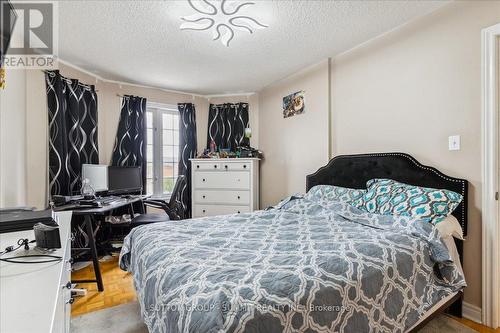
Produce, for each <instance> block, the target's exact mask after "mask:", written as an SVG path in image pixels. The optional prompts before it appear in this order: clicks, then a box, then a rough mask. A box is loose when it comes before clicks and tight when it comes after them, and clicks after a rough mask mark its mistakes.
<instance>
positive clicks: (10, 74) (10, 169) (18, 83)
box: [0, 70, 27, 207]
mask: <svg viewBox="0 0 500 333" xmlns="http://www.w3.org/2000/svg"><path fill="white" fill-rule="evenodd" d="M26 75H27V73H26V71H25V70H8V71H7V72H6V78H7V86H6V88H5V90H0V156H1V157H2V158H1V159H0V207H15V206H23V205H26V172H27V168H26V149H25V147H26V112H25V110H26Z"/></svg>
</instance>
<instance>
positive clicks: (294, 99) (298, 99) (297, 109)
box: [283, 90, 305, 118]
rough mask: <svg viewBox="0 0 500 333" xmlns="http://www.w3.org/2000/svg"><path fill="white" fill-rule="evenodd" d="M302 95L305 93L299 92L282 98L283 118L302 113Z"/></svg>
mask: <svg viewBox="0 0 500 333" xmlns="http://www.w3.org/2000/svg"><path fill="white" fill-rule="evenodd" d="M304 95H305V92H304V91H303V90H301V91H297V92H295V93H293V94H290V95H288V96H285V97H283V118H288V117H292V116H295V115H297V114H301V113H304V104H305V102H304Z"/></svg>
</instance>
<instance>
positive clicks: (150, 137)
mask: <svg viewBox="0 0 500 333" xmlns="http://www.w3.org/2000/svg"><path fill="white" fill-rule="evenodd" d="M146 135H147V154H146V161H147V174H146V178H147V179H146V188H147V193H148V194H153V195H155V196H162V195H164V194H169V193H171V192H172V190H173V189H174V186H175V182H176V181H177V172H178V165H179V112H178V111H177V106H175V105H166V104H157V103H148V105H147V110H146Z"/></svg>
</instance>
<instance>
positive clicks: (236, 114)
mask: <svg viewBox="0 0 500 333" xmlns="http://www.w3.org/2000/svg"><path fill="white" fill-rule="evenodd" d="M247 127H248V103H236V104H232V103H225V104H210V108H209V113H208V134H207V148H210V142H211V141H212V140H214V141H215V144H216V146H217V148H218V149H231V151H235V150H236V147H238V146H248V145H250V140H249V139H247V138H245V128H247Z"/></svg>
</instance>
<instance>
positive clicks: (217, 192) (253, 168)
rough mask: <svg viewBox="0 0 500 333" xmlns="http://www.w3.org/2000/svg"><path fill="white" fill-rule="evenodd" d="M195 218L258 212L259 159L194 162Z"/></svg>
mask: <svg viewBox="0 0 500 333" xmlns="http://www.w3.org/2000/svg"><path fill="white" fill-rule="evenodd" d="M190 161H191V163H192V165H191V172H192V198H193V206H192V216H193V217H202V216H214V215H226V214H235V213H246V212H252V211H254V210H256V209H259V161H260V159H258V158H207V159H191V160H190Z"/></svg>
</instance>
